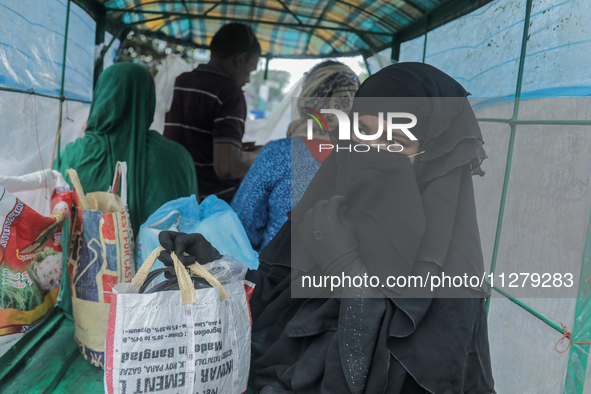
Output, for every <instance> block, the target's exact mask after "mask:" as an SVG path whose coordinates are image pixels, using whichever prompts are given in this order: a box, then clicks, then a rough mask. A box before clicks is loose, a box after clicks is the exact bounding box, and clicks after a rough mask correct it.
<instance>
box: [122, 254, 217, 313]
mask: <svg viewBox="0 0 591 394" xmlns="http://www.w3.org/2000/svg"><path fill="white" fill-rule="evenodd" d="M163 250H165V249H164V248H163V247H162V246H159V247H157V248H156V249H154V250H153V251H152V253H150V255H149V256H148V257H147V258H146V261H145V262H144V264H142V266H141V267H140V269H139V270H138V271H137V273H136V274H135V276H134V277H133V280H132V281H131V283H132V284H134V285H138V286H141V285H143V284H144V282H145V281H146V278H147V277H148V274H149V273H150V270H151V269H152V266H153V265H154V263H155V262H156V259H157V258H158V256H160V252H162V251H163ZM170 257H171V258H172V261H173V262H174V270H175V272H176V276H177V278H178V280H179V289H180V291H181V298H182V300H183V304H184V305H185V304H195V303H197V298H196V296H195V288H194V287H193V281H192V280H191V277H190V276H189V274H188V273H187V270H186V269H185V267H184V266H183V264H182V263H181V262H180V260H179V258H178V257H177V255H176V254H175V253H174V252H172V253H170ZM187 268H189V269H190V270H191V272H192V273H193V274H195V275H199V276H201V277H202V278H204V279H205V280H207V282H208V283H209V284H210V285H211V286H212V287H217V288H218V289H219V291H220V299H222V300H225V299H226V298H228V293H227V292H226V290H225V289H224V287H223V286H222V284H221V283H220V282H219V281H218V280H217V279H216V278H215V277H214V276H213V275H212V274H211V273H210V272H209V271H208V270H207V269H205V267H203V266H202V265H201V264H199V263H197V262H195V263H194V264H192V265H190V266H188V267H187Z"/></svg>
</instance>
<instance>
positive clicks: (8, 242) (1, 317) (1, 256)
mask: <svg viewBox="0 0 591 394" xmlns="http://www.w3.org/2000/svg"><path fill="white" fill-rule="evenodd" d="M47 179H49V180H50V182H47ZM1 185H5V186H6V187H10V188H11V190H14V192H15V193H17V192H22V191H26V192H31V191H32V190H35V189H38V190H41V191H42V192H43V190H44V189H47V188H51V187H52V186H53V190H52V191H51V198H50V201H49V204H48V205H49V206H50V210H51V211H50V212H51V214H50V216H43V215H41V214H39V213H37V212H36V211H35V210H34V209H32V208H31V207H29V206H28V205H27V204H26V203H25V202H23V201H21V200H20V199H19V198H17V197H16V196H15V195H13V194H12V193H11V192H10V191H9V190H8V189H6V188H5V187H4V186H1ZM45 185H48V186H45ZM71 205H72V192H71V191H70V189H69V187H68V185H67V184H66V182H65V181H64V179H63V177H62V176H61V174H59V173H58V172H55V171H50V170H46V171H41V172H38V173H33V174H29V175H25V176H22V177H1V179H0V223H2V228H1V230H0V231H1V232H0V272H1V274H2V282H0V295H1V296H0V354H2V353H4V352H5V351H6V350H7V349H8V347H9V346H11V345H12V342H14V341H15V340H16V339H18V338H20V336H21V334H22V333H24V332H25V331H27V330H28V329H29V328H30V327H31V326H32V325H33V324H34V323H35V322H37V321H39V319H40V318H42V317H43V316H44V315H45V314H46V313H47V312H48V311H49V310H50V309H51V308H52V307H53V306H54V305H55V303H56V301H57V296H58V292H59V285H60V279H61V276H62V261H63V258H62V257H63V256H62V245H61V228H62V224H63V223H64V221H65V220H66V219H67V217H68V216H69V214H70V208H71Z"/></svg>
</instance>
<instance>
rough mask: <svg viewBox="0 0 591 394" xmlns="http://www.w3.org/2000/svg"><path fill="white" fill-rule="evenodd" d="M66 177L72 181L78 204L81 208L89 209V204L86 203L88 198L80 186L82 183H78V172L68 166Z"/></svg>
mask: <svg viewBox="0 0 591 394" xmlns="http://www.w3.org/2000/svg"><path fill="white" fill-rule="evenodd" d="M66 174H67V175H68V178H70V181H71V182H72V187H73V188H74V191H75V192H76V194H77V195H78V204H79V205H80V208H81V209H90V205H89V204H88V200H86V195H85V194H84V189H83V188H82V184H81V183H80V178H79V177H78V172H77V171H76V170H75V169H73V168H70V169H69V170H67V171H66Z"/></svg>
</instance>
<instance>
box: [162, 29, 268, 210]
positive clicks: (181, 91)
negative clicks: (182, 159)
mask: <svg viewBox="0 0 591 394" xmlns="http://www.w3.org/2000/svg"><path fill="white" fill-rule="evenodd" d="M210 51H211V60H210V61H209V63H207V64H201V65H199V67H197V68H196V69H195V70H193V71H191V72H187V73H183V74H181V75H180V76H179V77H178V78H177V79H176V82H175V87H174V97H173V100H172V106H171V108H170V111H169V112H168V113H167V114H166V121H165V124H164V136H165V137H166V138H168V139H171V140H173V141H176V142H178V143H180V144H181V145H183V146H184V147H185V148H186V149H187V150H188V151H189V153H191V156H192V157H193V161H194V162H195V170H196V172H197V180H198V184H199V197H200V199H203V198H205V197H207V196H209V195H211V194H215V195H216V196H218V197H219V198H220V199H222V200H225V201H226V202H228V203H230V202H231V201H232V198H233V197H234V194H235V193H236V190H237V189H238V186H239V184H240V178H242V177H243V176H244V175H246V173H247V172H248V169H249V168H250V166H251V165H252V163H253V161H254V159H255V158H256V156H257V154H258V152H259V150H258V149H257V150H255V151H245V150H243V149H242V136H243V135H244V121H245V120H246V100H245V99H244V93H243V92H242V86H244V85H245V84H246V83H247V82H249V81H250V73H251V72H252V71H254V70H255V69H256V66H257V63H258V60H259V56H260V54H261V46H260V44H259V42H258V40H257V39H256V37H255V35H254V33H253V32H252V30H251V29H250V27H248V26H246V25H243V24H239V23H230V24H227V25H224V26H223V27H222V28H221V29H220V30H218V32H217V33H216V34H215V35H214V36H213V38H212V40H211V43H210Z"/></svg>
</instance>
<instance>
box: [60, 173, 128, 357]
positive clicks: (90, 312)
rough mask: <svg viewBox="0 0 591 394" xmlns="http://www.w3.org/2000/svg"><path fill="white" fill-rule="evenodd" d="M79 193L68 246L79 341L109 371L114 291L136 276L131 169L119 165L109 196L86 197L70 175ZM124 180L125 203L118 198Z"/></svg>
mask: <svg viewBox="0 0 591 394" xmlns="http://www.w3.org/2000/svg"><path fill="white" fill-rule="evenodd" d="M67 174H68V176H69V177H70V180H71V181H72V186H73V188H74V206H73V209H72V223H71V225H70V239H69V244H68V265H67V270H68V276H69V278H70V288H71V292H72V309H73V315H74V322H75V333H74V336H75V339H76V343H77V344H78V347H79V349H80V352H81V353H82V355H83V356H84V358H85V359H86V360H87V361H88V362H90V363H91V364H92V365H94V366H95V367H101V368H104V350H105V331H106V329H107V319H108V315H109V303H110V302H111V289H112V288H113V286H115V285H116V284H118V283H123V282H131V279H132V278H133V275H134V273H135V264H134V259H133V231H132V229H131V223H130V220H129V212H128V210H127V164H126V163H125V162H118V163H117V168H116V170H115V177H114V179H113V186H112V187H111V191H109V192H93V193H88V194H87V195H84V190H83V189H82V185H81V184H80V180H79V178H78V174H77V173H76V171H75V170H72V169H70V170H68V171H67ZM120 179H121V185H122V189H121V198H119V196H117V191H118V189H119V180H120Z"/></svg>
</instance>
